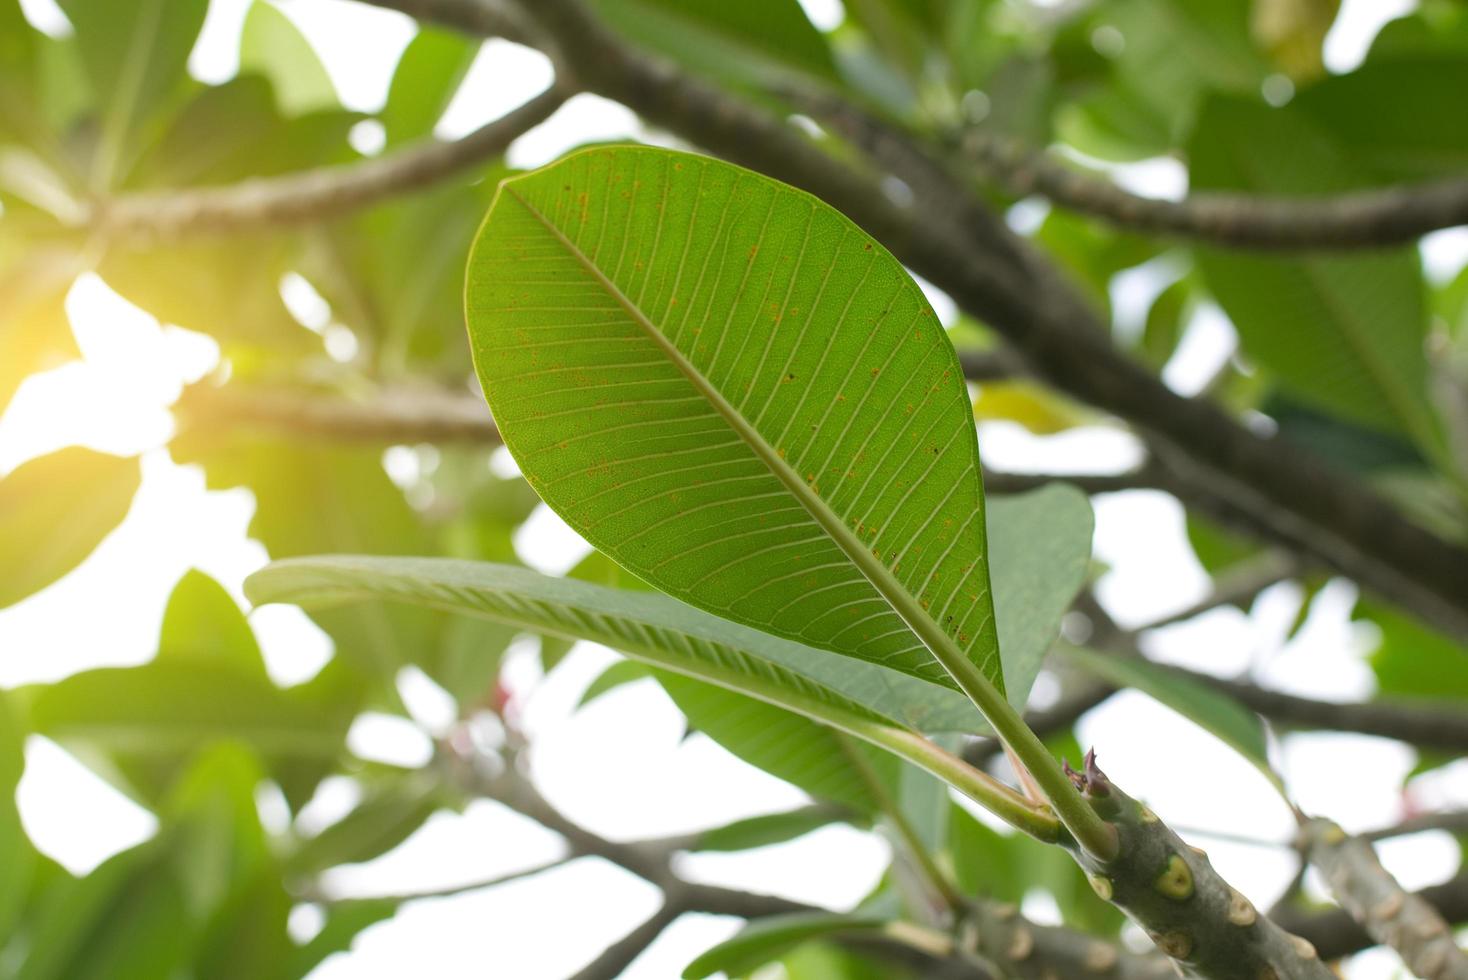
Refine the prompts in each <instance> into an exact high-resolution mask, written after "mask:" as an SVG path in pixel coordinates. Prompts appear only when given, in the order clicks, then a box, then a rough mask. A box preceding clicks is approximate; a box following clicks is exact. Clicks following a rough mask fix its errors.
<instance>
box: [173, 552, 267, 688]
mask: <svg viewBox="0 0 1468 980" xmlns="http://www.w3.org/2000/svg"><path fill="white" fill-rule="evenodd" d="M158 656H159V658H167V659H172V658H182V659H196V660H214V661H215V662H227V663H229V664H231V665H232V666H237V667H239V668H240V669H241V670H243V671H245V672H247V673H251V674H256V675H258V676H260V677H264V676H265V661H264V660H262V659H261V656H260V644H259V643H257V642H255V634H254V632H253V631H252V630H251V629H250V624H249V622H248V621H247V620H246V619H245V614H244V612H242V611H241V610H240V607H239V606H237V605H235V601H234V599H233V598H231V597H230V594H229V593H228V592H226V591H225V590H224V586H222V585H220V584H219V583H218V582H216V581H214V580H213V579H212V578H210V577H209V576H208V575H205V574H204V573H203V572H201V571H198V570H196V569H191V570H189V571H188V572H186V573H184V577H183V578H181V579H179V582H178V584H177V585H175V586H174V587H173V594H172V595H170V596H169V597H168V606H167V608H165V609H164V611H163V632H162V635H161V636H160V637H159V639H158Z"/></svg>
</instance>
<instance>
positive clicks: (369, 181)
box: [84, 86, 568, 238]
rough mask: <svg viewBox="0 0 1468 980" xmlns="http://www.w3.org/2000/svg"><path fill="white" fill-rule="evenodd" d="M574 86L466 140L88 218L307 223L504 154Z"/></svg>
mask: <svg viewBox="0 0 1468 980" xmlns="http://www.w3.org/2000/svg"><path fill="white" fill-rule="evenodd" d="M567 94H568V93H567V92H566V90H565V89H564V88H562V87H559V86H552V87H551V88H549V89H547V90H546V91H544V92H542V93H541V94H539V95H537V96H536V97H535V98H533V99H531V100H530V101H529V102H526V103H525V104H523V105H521V106H519V107H518V108H515V109H512V110H511V111H510V112H508V113H506V114H505V115H504V116H501V117H500V118H499V119H496V120H494V121H493V122H490V123H486V124H485V125H483V126H481V127H480V128H479V129H476V130H475V131H474V132H472V133H470V134H469V135H467V136H465V137H462V138H461V139H457V140H454V141H452V142H448V143H442V142H437V141H427V142H424V143H422V144H420V145H417V146H414V147H411V148H409V149H405V150H402V151H400V152H396V153H391V154H388V155H387V156H382V157H377V158H374V159H370V160H363V161H360V162H358V163H350V164H343V165H341V166H334V167H319V168H317V169H315V170H305V171H301V172H298V173H292V174H286V175H284V176H280V177H260V178H255V179H251V180H246V181H243V182H241V183H238V184H232V185H229V186H225V187H203V188H198V189H196V190H168V191H144V192H139V193H134V194H127V195H124V196H122V197H116V198H112V199H111V200H105V201H101V202H98V204H97V205H96V206H95V208H94V209H93V212H92V213H91V214H89V215H88V216H87V218H86V219H85V222H84V223H85V224H87V225H90V226H91V227H93V228H96V229H98V230H99V231H100V232H101V233H102V234H103V235H106V236H114V237H145V238H173V237H177V236H181V235H198V234H220V233H227V232H231V231H237V230H240V229H242V228H255V227H259V226H262V225H276V226H280V225H300V224H308V223H311V222H315V221H320V220H322V219H325V218H331V217H335V216H337V215H340V214H343V213H345V212H347V211H351V210H353V209H356V208H360V207H365V206H367V205H370V204H375V203H377V202H378V201H381V200H383V199H384V198H387V197H391V196H393V195H396V194H403V193H407V192H411V191H415V190H418V189H420V188H423V187H425V186H427V185H429V184H432V183H433V182H434V181H437V180H440V179H442V178H444V177H446V176H448V175H450V174H453V173H455V172H457V171H460V170H463V169H466V168H468V167H471V166H473V165H475V164H477V163H480V162H483V161H485V160H489V159H492V158H494V157H497V156H499V155H501V154H502V153H504V151H505V149H506V148H507V147H509V145H510V144H511V143H512V142H514V141H515V139H517V138H518V137H520V136H521V135H523V134H524V133H525V132H526V131H528V130H529V129H531V128H532V127H534V126H536V125H539V124H540V123H542V122H544V121H545V120H546V119H547V118H549V116H550V115H551V113H553V112H555V111H556V110H557V109H558V108H560V106H561V104H562V103H563V102H565V100H566V98H567Z"/></svg>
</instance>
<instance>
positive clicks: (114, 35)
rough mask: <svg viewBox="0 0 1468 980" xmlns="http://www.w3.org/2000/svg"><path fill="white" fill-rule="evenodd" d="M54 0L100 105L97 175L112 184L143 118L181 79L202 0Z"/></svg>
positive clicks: (170, 96) (201, 19)
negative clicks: (71, 31)
mask: <svg viewBox="0 0 1468 980" xmlns="http://www.w3.org/2000/svg"><path fill="white" fill-rule="evenodd" d="M60 2H61V9H62V11H63V12H65V14H66V16H67V19H68V20H70V21H71V25H72V27H73V28H75V29H76V42H77V47H78V49H79V50H80V52H81V57H82V62H83V65H84V67H85V69H86V74H87V77H88V78H89V79H90V80H91V84H92V92H93V98H94V100H95V102H96V104H97V105H98V106H100V107H101V110H102V111H101V115H102V133H101V145H100V146H99V148H98V170H97V177H98V179H99V182H100V183H101V184H102V185H103V186H104V187H107V186H112V185H113V182H114V181H115V180H116V179H117V178H118V177H120V176H122V175H123V174H125V173H126V168H127V162H128V159H127V158H128V157H129V156H130V154H131V153H132V152H135V151H136V149H137V148H138V145H139V143H140V142H141V140H140V137H142V136H143V135H145V131H146V127H147V126H148V124H149V123H150V122H151V121H152V120H153V118H154V117H155V116H156V114H157V113H158V112H159V110H160V109H162V108H163V107H164V106H165V104H167V103H168V102H169V101H171V100H172V99H174V98H176V97H177V95H178V93H179V91H180V90H181V89H182V88H183V86H184V85H185V84H186V83H187V81H188V74H187V72H186V71H185V67H186V65H187V63H188V58H189V52H190V51H192V50H193V47H194V41H195V39H197V38H198V36H199V30H200V29H201V28H202V27H203V26H204V14H205V12H206V11H207V10H208V7H209V0H137V2H133V3H116V2H114V0H60Z"/></svg>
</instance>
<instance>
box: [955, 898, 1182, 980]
mask: <svg viewBox="0 0 1468 980" xmlns="http://www.w3.org/2000/svg"><path fill="white" fill-rule="evenodd" d="M971 922H972V928H973V936H972V939H973V943H974V948H975V950H976V951H977V952H978V953H979V954H980V955H981V956H982V957H983V958H984V959H985V960H987V961H989V962H991V963H993V964H994V965H995V966H996V967H998V968H999V972H1000V976H1003V977H1012V978H1014V980H1050V978H1055V977H1103V978H1106V980H1171V978H1175V977H1176V976H1177V972H1176V971H1175V970H1174V969H1173V966H1172V964H1171V963H1170V962H1169V961H1168V959H1167V957H1165V956H1159V955H1157V954H1156V953H1143V954H1138V953H1132V952H1128V951H1127V950H1125V949H1123V948H1121V947H1120V946H1118V945H1117V944H1115V943H1110V942H1107V941H1105V940H1103V939H1098V938H1096V937H1095V936H1088V935H1086V934H1085V933H1084V932H1078V931H1076V930H1074V929H1066V928H1063V927H1060V926H1040V925H1035V924H1034V923H1033V922H1030V921H1029V920H1028V919H1026V918H1025V917H1024V916H1022V915H1020V914H1019V913H1018V911H1017V910H1016V909H1015V907H1014V906H1013V905H1007V904H1001V903H998V902H986V903H982V904H980V905H978V906H976V907H975V910H974V914H973V916H972V919H971Z"/></svg>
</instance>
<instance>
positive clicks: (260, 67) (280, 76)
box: [240, 0, 338, 116]
mask: <svg viewBox="0 0 1468 980" xmlns="http://www.w3.org/2000/svg"><path fill="white" fill-rule="evenodd" d="M250 72H258V73H260V74H262V75H264V76H265V77H266V78H268V79H270V81H271V83H272V84H273V85H274V87H275V98H276V100H277V102H278V103H279V105H280V108H281V111H282V112H284V113H285V114H286V115H290V116H297V115H302V114H304V113H308V112H316V111H318V110H321V109H335V108H336V107H337V104H338V103H337V95H336V86H335V85H333V84H332V82H331V76H330V75H328V74H327V72H326V66H325V65H323V64H322V63H321V59H320V58H319V57H318V56H317V54H316V51H315V50H314V49H313V48H312V47H311V42H310V41H308V40H306V36H305V35H304V34H302V33H301V31H300V28H298V27H296V25H295V24H293V23H291V19H290V18H289V17H287V16H286V15H285V14H284V13H282V12H281V11H280V10H279V9H278V8H276V6H275V5H274V4H273V3H270V2H269V0H255V2H254V3H252V4H250V12H249V13H248V14H246V15H245V26H244V29H243V31H242V32H241V33H240V74H242V75H244V74H248V73H250Z"/></svg>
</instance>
